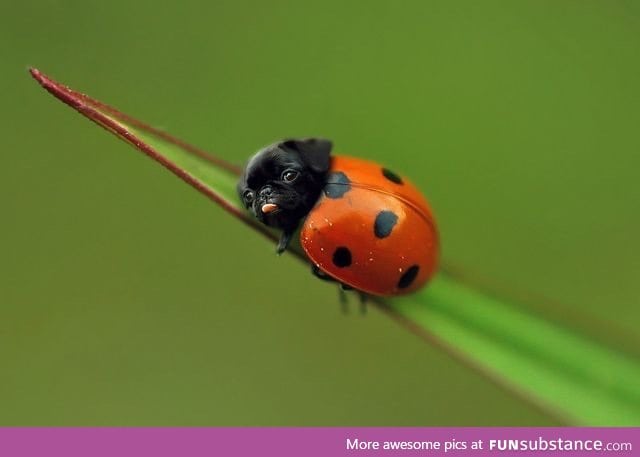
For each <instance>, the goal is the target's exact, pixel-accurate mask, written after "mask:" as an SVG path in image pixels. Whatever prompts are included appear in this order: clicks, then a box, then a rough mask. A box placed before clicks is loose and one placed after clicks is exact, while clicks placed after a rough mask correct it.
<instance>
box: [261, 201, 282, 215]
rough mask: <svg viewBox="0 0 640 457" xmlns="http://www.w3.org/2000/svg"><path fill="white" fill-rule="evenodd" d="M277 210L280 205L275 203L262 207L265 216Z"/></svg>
mask: <svg viewBox="0 0 640 457" xmlns="http://www.w3.org/2000/svg"><path fill="white" fill-rule="evenodd" d="M277 209H278V205H276V204H275V203H265V204H264V205H262V212H263V213H264V214H269V213H273V212H274V211H275V210H277Z"/></svg>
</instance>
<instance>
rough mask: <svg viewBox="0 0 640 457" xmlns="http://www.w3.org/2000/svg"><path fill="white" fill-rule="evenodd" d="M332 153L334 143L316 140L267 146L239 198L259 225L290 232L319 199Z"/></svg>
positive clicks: (243, 182) (254, 159) (249, 171)
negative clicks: (260, 223)
mask: <svg viewBox="0 0 640 457" xmlns="http://www.w3.org/2000/svg"><path fill="white" fill-rule="evenodd" d="M330 153H331V142H330V141H327V140H322V139H315V138H311V139H305V140H285V141H281V142H279V143H276V144H273V145H271V146H267V147H266V148H264V149H261V150H260V151H258V152H257V153H256V154H255V155H254V156H253V157H252V158H251V159H249V162H248V163H247V166H246V167H245V169H244V172H243V173H242V176H241V177H240V181H239V182H238V194H239V195H240V198H241V199H242V201H243V203H244V205H245V207H246V208H247V209H249V210H250V211H251V212H252V213H253V215H254V216H255V217H256V218H257V219H258V220H259V221H260V222H262V223H263V224H266V225H268V226H270V227H276V228H279V229H282V230H284V231H285V232H291V231H293V230H295V228H296V227H297V226H298V223H299V222H300V219H302V218H303V217H305V216H306V215H307V213H308V212H309V211H310V210H311V208H313V205H314V204H315V203H316V200H317V199H318V197H319V196H320V192H321V191H322V188H323V187H324V182H325V178H326V174H327V171H328V170H329V162H330V160H329V155H330Z"/></svg>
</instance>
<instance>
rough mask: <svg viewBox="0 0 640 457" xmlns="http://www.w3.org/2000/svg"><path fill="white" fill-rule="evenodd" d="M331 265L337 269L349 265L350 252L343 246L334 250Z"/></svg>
mask: <svg viewBox="0 0 640 457" xmlns="http://www.w3.org/2000/svg"><path fill="white" fill-rule="evenodd" d="M333 264H334V265H335V266H336V267H338V268H345V267H348V266H349V265H351V251H350V250H349V249H348V248H345V247H344V246H341V247H339V248H338V249H336V251H335V252H334V253H333Z"/></svg>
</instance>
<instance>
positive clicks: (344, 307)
mask: <svg viewBox="0 0 640 457" xmlns="http://www.w3.org/2000/svg"><path fill="white" fill-rule="evenodd" d="M338 298H339V299H340V310H341V311H342V314H349V306H348V305H349V301H348V300H347V293H346V292H345V290H344V289H343V288H342V287H338Z"/></svg>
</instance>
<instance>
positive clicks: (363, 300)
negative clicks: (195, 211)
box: [358, 292, 369, 316]
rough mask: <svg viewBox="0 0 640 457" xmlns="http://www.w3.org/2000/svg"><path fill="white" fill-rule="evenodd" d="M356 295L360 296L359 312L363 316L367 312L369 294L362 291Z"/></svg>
mask: <svg viewBox="0 0 640 457" xmlns="http://www.w3.org/2000/svg"><path fill="white" fill-rule="evenodd" d="M358 297H360V314H362V315H363V316H364V315H365V314H367V299H368V298H369V296H368V295H367V294H365V293H364V292H358Z"/></svg>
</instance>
